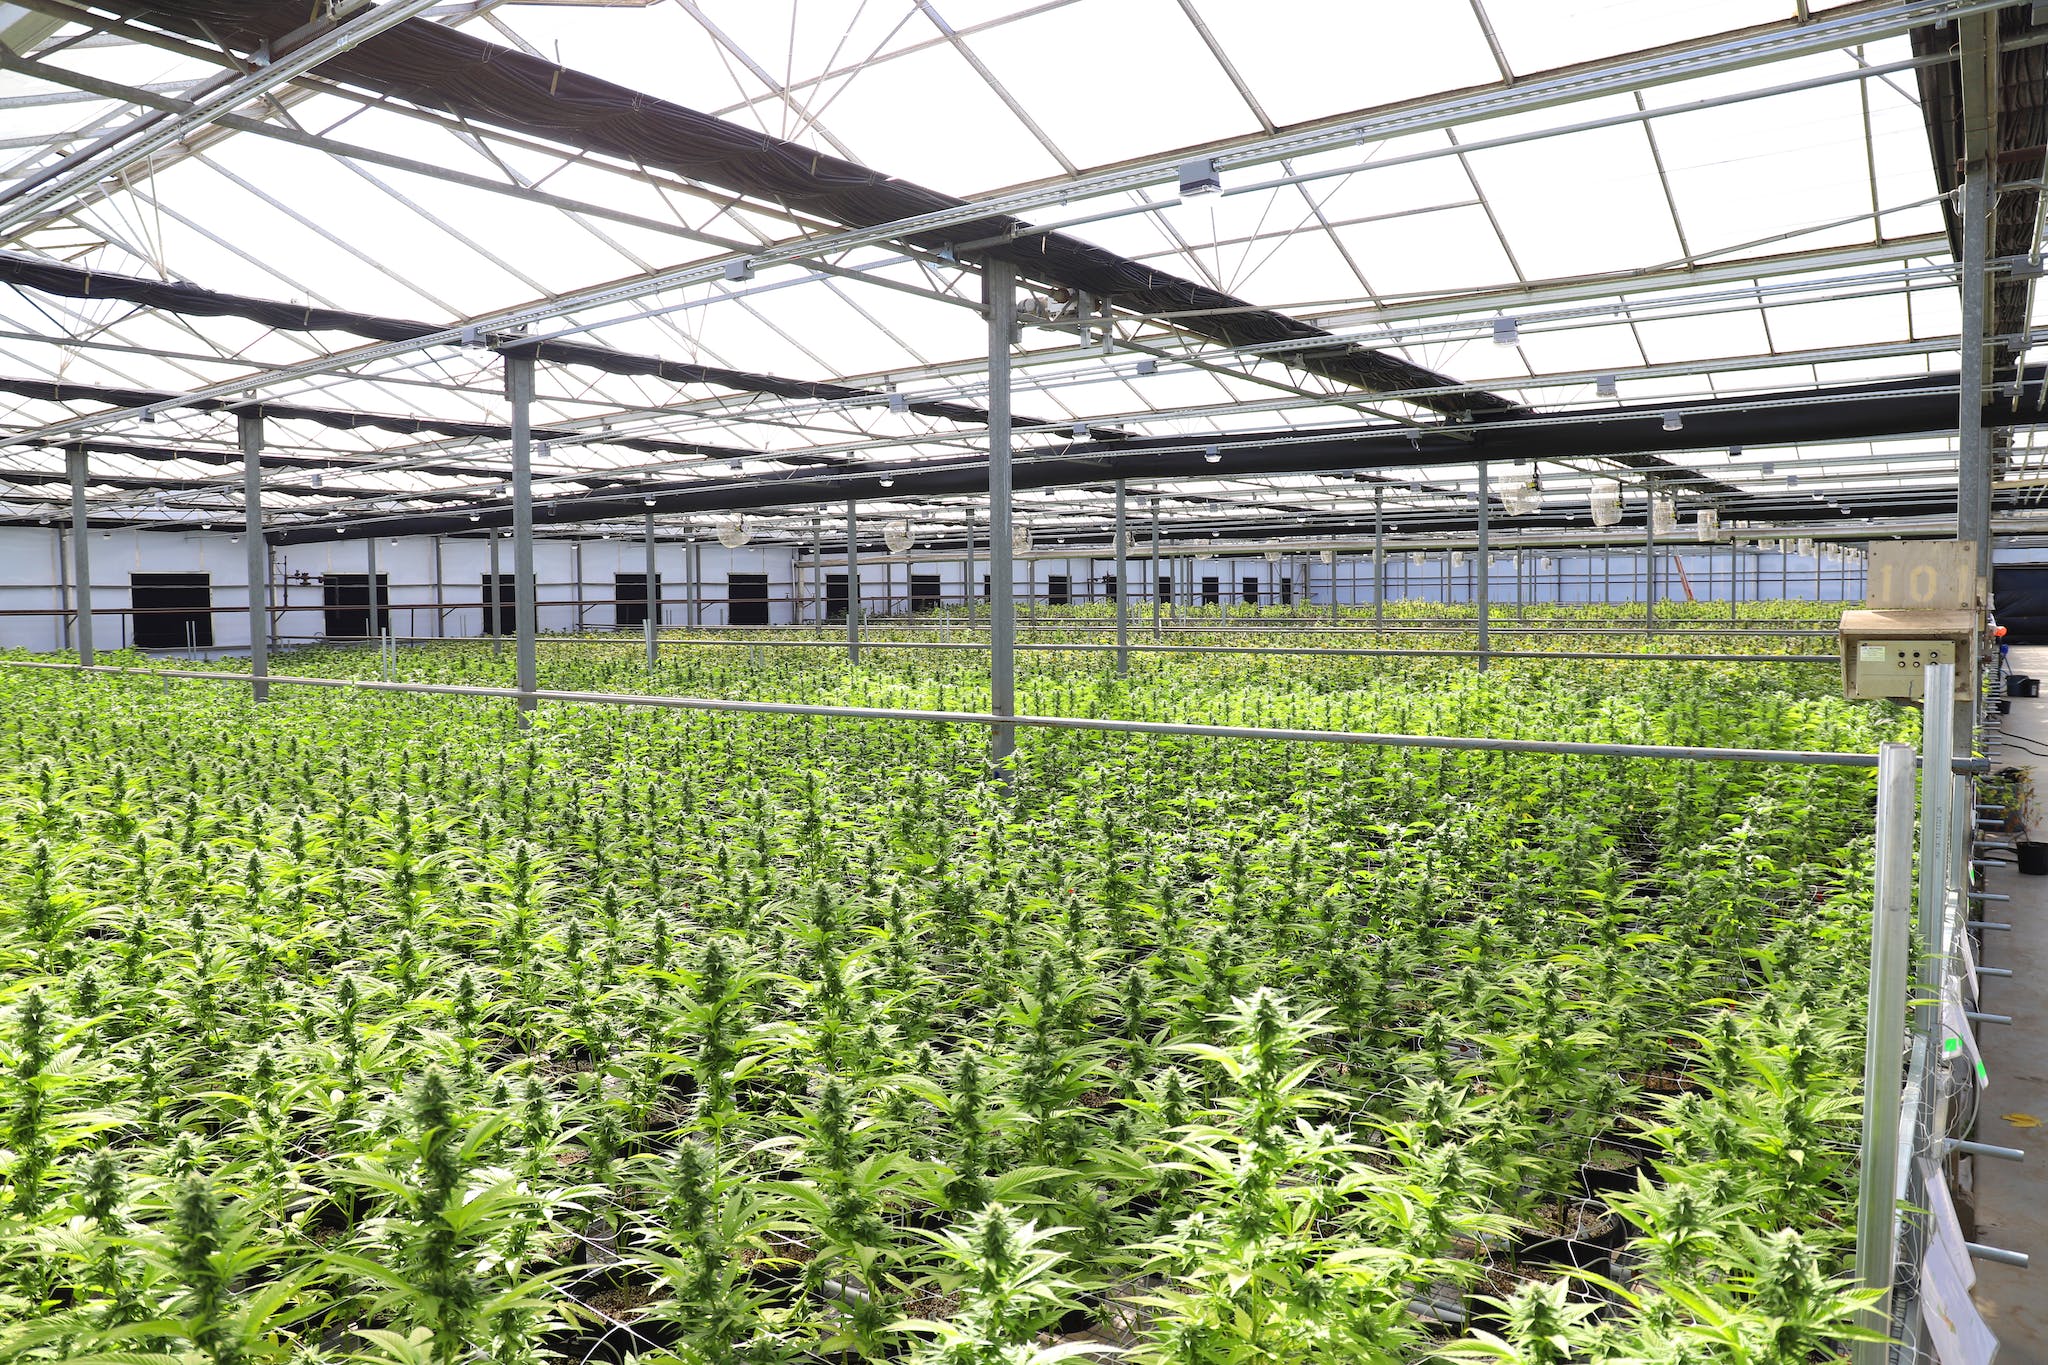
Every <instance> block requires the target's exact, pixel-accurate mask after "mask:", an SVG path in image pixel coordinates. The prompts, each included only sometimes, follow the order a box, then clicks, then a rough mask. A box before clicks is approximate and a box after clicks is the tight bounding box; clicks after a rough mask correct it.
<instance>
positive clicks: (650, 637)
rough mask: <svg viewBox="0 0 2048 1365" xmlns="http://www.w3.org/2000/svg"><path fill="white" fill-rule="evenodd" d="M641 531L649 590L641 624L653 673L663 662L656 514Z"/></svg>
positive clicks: (643, 597) (649, 665) (649, 670)
mask: <svg viewBox="0 0 2048 1365" xmlns="http://www.w3.org/2000/svg"><path fill="white" fill-rule="evenodd" d="M641 530H642V540H643V542H644V546H643V549H644V555H645V558H646V568H645V570H644V572H645V574H646V576H647V590H646V592H645V593H644V594H643V595H642V600H643V601H645V602H646V604H647V616H646V619H645V620H643V621H642V622H641V623H640V624H641V626H642V628H643V629H645V630H646V632H647V671H648V672H649V673H652V672H654V669H655V666H656V665H657V664H659V663H660V662H661V643H660V639H659V637H658V635H657V632H658V631H659V630H660V629H661V590H660V589H659V588H657V587H655V586H654V583H655V577H656V575H655V567H654V513H652V512H649V513H648V514H647V515H646V517H645V518H644V519H643V522H642V526H641ZM614 595H616V594H614ZM613 610H614V611H615V612H616V610H617V608H613ZM614 619H616V617H615V618H614Z"/></svg>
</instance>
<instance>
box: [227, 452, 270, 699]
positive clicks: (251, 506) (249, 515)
mask: <svg viewBox="0 0 2048 1365" xmlns="http://www.w3.org/2000/svg"><path fill="white" fill-rule="evenodd" d="M235 429H236V432H237V434H238V435H240V436H241V438H242V563H243V565H244V566H245V572H246V573H247V574H248V578H249V677H250V680H251V681H250V685H249V695H250V696H251V697H253V698H254V699H255V700H257V701H259V702H261V701H268V700H270V682H269V679H270V547H269V546H268V545H266V544H265V543H264V540H263V418H262V417H260V416H258V415H257V414H256V413H253V412H243V413H237V414H236V416H235Z"/></svg>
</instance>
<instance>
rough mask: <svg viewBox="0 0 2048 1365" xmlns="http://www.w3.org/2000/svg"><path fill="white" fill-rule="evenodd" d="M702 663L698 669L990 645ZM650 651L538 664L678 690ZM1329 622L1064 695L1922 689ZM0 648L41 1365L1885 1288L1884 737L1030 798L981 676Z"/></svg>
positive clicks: (1618, 719) (1212, 763)
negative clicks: (900, 711)
mask: <svg viewBox="0 0 2048 1365" xmlns="http://www.w3.org/2000/svg"><path fill="white" fill-rule="evenodd" d="M669 653H671V654H672V655H673V656H674V657H673V658H672V659H670V660H668V661H667V662H665V664H664V668H667V669H673V670H675V673H674V674H673V675H664V677H663V678H662V679H660V681H662V682H664V683H670V682H673V683H676V684H678V686H679V687H680V686H682V685H698V684H703V683H706V682H709V681H714V680H722V682H723V684H724V685H725V686H726V687H727V688H728V689H729V690H730V691H732V692H735V693H739V692H743V691H745V690H746V689H747V688H748V687H749V686H752V687H753V688H756V689H758V690H759V691H760V692H776V691H780V690H788V691H802V692H804V693H805V694H806V695H808V696H812V697H820V696H829V697H845V698H848V699H853V698H861V699H872V698H876V697H894V698H898V699H900V700H901V702H902V704H906V705H920V706H932V705H957V704H959V698H958V697H957V696H955V695H954V693H953V689H955V688H959V689H962V690H964V689H966V688H967V687H968V686H969V682H968V679H967V676H966V673H965V671H961V672H951V671H946V672H940V671H937V670H938V668H939V660H938V659H933V658H929V657H926V658H925V663H926V664H927V665H929V666H930V668H931V670H933V671H931V672H929V673H928V675H927V676H924V677H919V676H917V675H916V673H915V672H913V671H911V670H909V669H906V668H898V667H897V666H896V665H895V664H893V663H892V662H890V661H889V660H888V658H887V656H882V657H880V658H878V659H877V660H876V662H875V663H874V664H873V665H870V664H868V663H867V662H866V661H865V660H864V661H863V665H862V667H861V668H860V669H858V670H852V669H847V668H845V667H844V665H843V664H842V663H840V662H837V661H833V662H831V663H829V664H827V663H826V662H825V661H823V660H813V661H811V662H802V661H798V660H789V661H788V662H787V663H786V664H784V663H781V662H774V656H773V655H768V656H767V659H768V660H769V662H767V663H766V664H765V665H764V670H763V675H762V676H761V677H760V678H759V679H758V680H757V681H756V682H755V683H753V684H748V683H747V682H746V681H745V679H744V677H743V676H742V673H741V671H740V670H739V669H738V668H737V667H736V664H737V661H734V660H733V659H732V656H733V655H734V654H741V655H744V654H745V651H734V650H730V649H720V650H713V649H710V648H702V649H698V650H691V649H690V648H689V647H686V646H677V647H676V648H675V649H673V650H672V651H669ZM786 653H795V652H794V651H787V652H786ZM807 653H808V654H816V653H820V652H817V651H812V652H807ZM906 653H908V651H906ZM614 654H615V652H610V651H604V650H589V651H582V652H578V653H574V654H559V655H551V656H549V657H550V659H551V662H550V664H549V667H550V669H551V670H552V672H553V674H554V677H553V678H552V679H550V681H551V682H556V683H557V685H562V686H581V687H586V688H591V689H601V688H605V687H616V686H623V685H626V684H627V683H628V681H629V679H630V675H631V672H632V670H633V668H635V667H637V668H638V669H639V670H640V672H639V682H638V683H637V684H634V685H636V686H644V685H645V684H646V682H647V679H646V676H645V670H644V664H640V663H638V661H637V660H631V661H629V660H625V659H620V658H616V657H614ZM921 657H922V656H921ZM1049 657H1054V658H1057V657H1060V656H1049ZM1396 662H1397V664H1398V661H1396ZM365 663H366V660H365V657H364V656H363V655H361V654H359V653H357V654H351V653H349V652H347V651H338V650H337V651H323V652H319V653H313V654H309V655H307V656H306V657H304V658H303V659H295V660H294V661H293V667H294V668H295V669H296V668H301V667H304V668H306V669H315V668H320V667H327V668H330V669H332V670H334V671H347V670H352V669H359V668H361V667H362V666H363V665H364V664H365ZM1314 663H1315V666H1314V667H1313V668H1309V669H1290V670H1284V671H1283V670H1281V669H1278V668H1273V669H1265V668H1261V669H1256V670H1248V671H1246V672H1244V673H1242V674H1240V675H1238V676H1235V677H1233V676H1232V675H1231V674H1230V673H1229V672H1228V671H1226V670H1223V669H1213V670H1212V669H1209V668H1207V667H1197V668H1193V669H1187V670H1181V671H1177V670H1174V669H1170V668H1164V667H1162V668H1160V669H1157V670H1154V671H1148V672H1147V673H1146V674H1145V675H1144V676H1143V677H1142V678H1134V679H1132V680H1130V681H1127V682H1122V683H1117V682H1114V681H1107V680H1105V679H1104V678H1103V676H1102V673H1101V668H1100V663H1099V661H1095V660H1090V659H1087V658H1085V656H1084V658H1083V659H1081V660H1077V661H1076V662H1075V663H1074V664H1072V665H1071V666H1070V667H1067V668H1064V669H1063V668H1059V667H1056V666H1048V667H1046V668H1044V669H1043V670H1042V672H1041V674H1040V676H1039V679H1038V682H1037V684H1036V685H1038V686H1041V687H1043V688H1045V689H1046V691H1045V693H1044V696H1043V704H1044V705H1045V706H1046V707H1047V708H1048V709H1056V708H1058V707H1062V706H1065V707H1071V708H1073V709H1074V710H1075V711H1076V712H1081V711H1086V710H1087V709H1088V708H1091V707H1092V708H1095V709H1096V710H1097V711H1098V712H1100V713H1123V712H1127V711H1131V710H1138V709H1143V708H1152V709H1154V710H1156V711H1158V712H1159V713H1161V714H1174V715H1179V714H1195V713H1197V712H1203V711H1211V712H1213V711H1216V710H1223V711H1226V712H1227V713H1228V715H1229V718H1230V719H1232V720H1233V722H1235V721H1238V720H1246V721H1255V722H1257V723H1274V724H1285V723H1290V722H1289V721H1288V720H1287V718H1288V717H1301V716H1309V715H1314V716H1320V717H1322V718H1323V720H1324V721H1325V722H1326V723H1330V724H1342V725H1344V726H1345V727H1346V728H1357V729H1378V730H1397V729H1402V728H1417V727H1421V728H1429V727H1432V726H1438V725H1447V726H1452V727H1456V726H1460V725H1462V726H1464V727H1466V728H1467V729H1468V730H1471V731H1474V732H1477V731H1480V730H1507V731H1513V732H1516V733H1531V734H1536V733H1549V734H1576V733H1584V734H1601V735H1605V734H1607V733H1610V732H1611V731H1613V730H1616V729H1621V730H1626V731H1628V732H1629V733H1631V734H1632V735H1634V736H1636V737H1639V738H1650V737H1659V738H1665V739H1675V740H1680V741H1683V742H1712V743H1731V744H1770V745H1772V746H1774V747H1776V746H1785V747H1815V748H1843V749H1855V750H1859V751H1867V750H1869V749H1872V748H1874V747H1875V745H1876V743H1877V742H1878V741H1879V740H1881V739H1884V738H1889V737H1891V736H1892V733H1893V732H1895V731H1896V730H1897V728H1898V725H1899V722H1898V719H1897V717H1896V716H1893V715H1890V714H1888V713H1885V712H1882V711H1876V710H1870V709H1856V708H1851V707H1849V706H1847V705H1846V704H1844V703H1841V702H1839V701H1836V700H1833V699H1831V698H1830V697H1828V696H1827V695H1825V693H1824V690H1823V688H1822V687H1821V686H1818V685H1816V684H1814V683H1813V682H1812V681H1810V680H1809V681H1808V682H1805V683H1801V682H1798V681H1796V680H1792V679H1784V678H1779V677H1778V676H1777V675H1746V674H1736V673H1726V674H1723V673H1719V672H1711V673H1705V674H1701V675H1699V676H1698V678H1697V679H1695V680H1693V681H1675V680H1674V676H1673V675H1670V674H1666V673H1661V672H1645V671H1640V670H1638V671H1630V672H1617V671H1613V670H1609V669H1606V668H1603V667H1596V666H1590V665H1559V666H1556V667H1551V668H1545V669H1541V670H1538V669H1535V668H1534V667H1531V668H1530V669H1529V670H1527V671H1525V672H1521V673H1520V675H1519V676H1509V675H1508V674H1506V673H1505V672H1496V673H1494V674H1489V675H1486V676H1485V677H1479V676H1476V675H1471V674H1456V673H1451V674H1443V673H1439V674H1436V675H1435V686H1434V688H1433V689H1431V690H1424V689H1423V688H1422V687H1420V686H1419V685H1418V684H1419V680H1420V679H1421V678H1423V677H1425V676H1428V675H1427V674H1426V673H1425V672H1424V671H1421V670H1417V671H1415V672H1414V673H1412V674H1407V675H1397V676H1395V677H1392V678H1390V677H1389V676H1388V675H1387V670H1386V666H1385V661H1378V660H1353V661H1349V662H1348V663H1346V662H1343V661H1338V660H1329V661H1314ZM493 667H494V665H493V664H492V663H491V656H490V654H489V652H488V650H487V647H484V646H468V647H461V648H451V649H439V650H421V651H416V652H414V651H408V652H405V653H404V654H402V655H401V659H400V668H401V671H402V672H403V673H405V674H406V675H408V676H431V677H435V678H450V679H452V678H457V677H461V678H466V679H468V680H477V679H480V678H491V677H494V676H496V675H494V674H493V673H492V672H491V670H492V668H493ZM729 669H730V670H733V671H731V672H727V671H726V670H729ZM1403 676H1405V677H1407V678H1409V679H1410V685H1409V686H1407V687H1403V686H1401V685H1400V684H1401V680H1402V677H1403ZM0 697H4V705H0V765H4V766H0V894H4V896H5V903H6V904H7V906H8V907H9V909H10V912H11V913H10V914H9V915H8V916H7V918H6V920H5V921H4V924H0V963H4V968H5V971H4V975H0V980H4V981H5V983H6V984H5V985H4V986H0V1066H4V1075H0V1109H4V1111H5V1114H6V1119H5V1122H6V1124H7V1132H6V1137H5V1139H4V1140H0V1148H4V1150H0V1199H4V1201H5V1207H4V1220H0V1229H4V1238H0V1285H4V1287H0V1294H4V1297H0V1358H4V1359H9V1360H99V1361H106V1362H113V1361H117V1360H120V1361H131V1360H135V1361H139V1360H170V1361H221V1362H243V1361H252V1362H253V1361H271V1360H275V1361H285V1360H294V1361H342V1360H353V1361H379V1362H388V1361H411V1362H420V1363H421V1365H426V1363H427V1362H449V1363H450V1365H452V1362H457V1361H473V1360H485V1359H489V1360H496V1361H504V1362H508V1363H509V1362H512V1361H528V1360H533V1359H538V1358H563V1359H569V1360H582V1359H592V1358H603V1359H623V1358H626V1357H627V1356H638V1357H639V1358H641V1359H646V1360H661V1361H671V1360H674V1361H689V1362H699V1361H716V1362H767V1361H784V1360H811V1359H847V1360H851V1359H881V1358H885V1357H889V1356H893V1355H899V1354H903V1353H909V1354H910V1355H912V1356H914V1357H916V1358H918V1359H925V1360H934V1361H941V1360H943V1361H975V1362H982V1361H987V1362H995V1361H1028V1360H1050V1359H1056V1358H1060V1357H1062V1356H1066V1355H1077V1354H1085V1355H1094V1356H1099V1357H1100V1358H1104V1359H1107V1358H1110V1356H1111V1353H1112V1352H1120V1353H1122V1354H1123V1355H1126V1356H1129V1357H1131V1358H1135V1359H1139V1360H1143V1361H1158V1362H1189V1363H1190V1365H1193V1363H1195V1362H1202V1363H1204V1365H1206V1363H1207V1362H1223V1361H1275V1362H1280V1361H1304V1362H1306V1361H1326V1360H1331V1359H1361V1360H1386V1361H1394V1360H1424V1359H1433V1358H1442V1359H1450V1358H1460V1359H1471V1358H1481V1357H1487V1358H1507V1359H1515V1360H1531V1361H1562V1360H1566V1359H1583V1360H1612V1361H1616V1362H1620V1361H1624V1360H1627V1361H1634V1360H1654V1361H1673V1362H1677V1361H1696V1360H1697V1361H1706V1360H1716V1361H1719V1360H1736V1361H1756V1362H1765V1361H1769V1362H1793V1361H1801V1362H1803V1361H1809V1360H1812V1359H1815V1358H1817V1357H1825V1356H1829V1355H1832V1354H1836V1353H1839V1352H1840V1351H1841V1350H1842V1349H1843V1343H1844V1342H1845V1341H1846V1340H1848V1337H1849V1327H1848V1324H1849V1320H1850V1318H1851V1316H1852V1314H1853V1312H1854V1310H1855V1308H1856V1306H1857V1305H1858V1303H1859V1302H1860V1301H1861V1300H1860V1298H1859V1296H1858V1295H1857V1294H1856V1293H1855V1292H1854V1291H1853V1290H1851V1289H1849V1288H1848V1287H1846V1280H1845V1274H1846V1270H1847V1266H1848V1259H1849V1254H1850V1251H1851V1248H1852V1246H1853V1239H1854V1229H1853V1226H1852V1225H1851V1220H1852V1217H1853V1207H1854V1199H1853V1189H1854V1178H1855V1177H1854V1173H1855V1141H1856V1134H1857V1124H1858V1116H1859V1106H1858V1099H1857V1091H1858V1087H1859V1084H1860V1072H1861V1055H1862V1040H1861V1011H1862V987H1861V964H1862V960H1863V957H1864V955H1865V952H1866V948H1865V942H1866V940H1865V938H1864V934H1865V916H1866V911H1867V893H1866V887H1867V884H1868V880H1869V867H1870V823H1871V817H1870V804H1871V783H1870V780H1869V777H1868V775H1867V773H1864V772H1861V771H1855V770H1841V769H1827V768H1802V767H1769V766H1753V765H1722V764H1716V765H1682V764H1668V763H1665V764H1657V763H1646V762H1639V761H1638V762H1630V761H1621V760H1610V759H1571V758H1547V757H1542V758H1539V757H1515V756H1504V755H1465V754H1454V753H1441V752H1421V751H1414V750H1396V749H1385V748H1361V749H1349V748H1346V749H1334V750H1325V749H1318V748H1314V747H1313V746H1288V745H1268V744H1245V743H1215V742H1209V741H1196V740H1186V741H1179V740H1176V741H1159V740H1147V739H1133V738H1129V737H1121V736H1114V735H1103V734H1082V733H1058V734H1053V733H1037V732H1027V733H1025V734H1023V735H1022V736H1021V737H1020V746H1021V747H1020V754H1019V769H1018V772H1017V774H1016V778H1015V781H1014V783H1013V784H1011V785H1008V786H1005V785H1003V784H999V783H995V782H992V781H990V780H989V777H988V774H987V771H986V767H985V763H984V759H983V745H984V738H985V737H984V736H983V735H982V734H981V733H980V732H979V731H977V730H974V729H972V728H954V727H944V726H936V725H914V724H908V723H902V722H861V723H851V722H838V721H826V720H818V719H791V718H784V717H774V718H769V717H746V716H734V715H705V714H689V713H676V712H649V711H635V710H626V709H619V708H611V707H560V706H551V707H544V708H543V709H542V710H541V711H540V712H538V713H537V715H536V717H535V719H534V722H533V725H532V727H531V728H530V729H524V730H523V729H521V728H520V727H519V725H518V723H517V720H516V718H515V714H514V712H513V711H512V710H511V708H510V707H509V706H506V705H504V704H501V703H495V702H476V701H466V700H460V699H452V698H440V697H406V696H391V695H359V694H334V693H321V694H311V695H308V694H303V693H295V692H294V691H292V690H291V689H285V688H280V689H278V691H277V693H276V697H277V699H276V700H274V701H272V702H270V703H269V704H267V705H263V706H258V705H255V704H253V703H252V702H251V701H250V700H249V699H248V697H247V694H246V693H245V692H243V691H242V690H240V689H238V688H230V687H226V686H222V685H218V684H208V683H160V682H156V681H152V680H141V679H135V680H129V679H109V678H98V679H81V678H77V677H72V676H65V675H58V674H38V673H29V672H23V671H6V670H0ZM864 704H869V703H868V702H867V701H866V700H864ZM1215 718H1219V719H1220V718H1222V717H1221V716H1218V717H1215Z"/></svg>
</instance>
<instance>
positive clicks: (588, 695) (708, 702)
mask: <svg viewBox="0 0 2048 1365" xmlns="http://www.w3.org/2000/svg"><path fill="white" fill-rule="evenodd" d="M0 668H33V669H44V670H48V671H50V672H62V673H105V674H111V675H116V676H124V677H138V678H171V679H179V680H183V681H187V682H210V683H248V682H250V681H252V680H251V678H250V677H249V675H248V674H246V673H217V672H201V671H199V670H195V669H170V668H118V667H114V666H112V665H105V664H102V665H95V666H93V667H91V668H86V667H83V666H81V665H79V664H61V663H44V662H40V661H31V660H24V659H0ZM269 682H270V684H271V686H273V687H327V688H341V689H355V690H358V691H364V692H403V693H416V694H420V695H424V696H442V697H471V698H476V699H479V700H504V701H517V700H518V699H519V698H520V697H521V696H523V695H524V696H532V697H534V698H536V699H537V700H540V701H554V702H567V703H572V704H581V705H596V706H649V707H661V708H664V709H668V710H676V711H734V712H740V713H744V714H750V715H773V716H825V717H831V718H835V719H840V720H883V721H924V722H933V723H937V724H942V725H1023V726H1029V727H1033V728H1037V729H1044V730H1090V731H1100V732H1106V733H1110V734H1127V735H1156V736H1172V737H1180V738H1189V739H1249V740H1262V741H1267V742H1272V743H1289V744H1295V743H1299V744H1356V745H1370V746H1378V747H1382V748H1392V749H1451V750H1469V751H1476V752H1481V753H1511V754H1564V755H1575V756H1580V757H1587V758H1644V759H1669V760H1677V761H1681V762H1692V763H1797V764H1811V765H1814V766H1818V767H1832V768H1875V767H1876V766H1877V755H1876V754H1855V753H1835V752H1830V751H1826V750H1804V749H1724V748H1692V747H1687V746H1685V745H1678V744H1597V743H1592V742H1580V741H1576V740H1549V739H1487V738H1476V737H1471V736H1463V735H1392V734H1376V733H1368V732H1361V731H1352V730H1279V729H1261V728H1258V727H1255V726H1245V725H1183V724H1178V723H1173V722H1166V721H1149V720H1099V719H1094V718H1089V717H1080V716H997V715H992V714H990V713H987V712H982V711H922V710H901V711H892V710H885V709H882V708H879V707H866V706H816V705H812V704H810V703H808V702H780V701H731V700H727V699H725V698H720V697H657V696H647V695H644V694H639V693H632V692H559V691H552V690H548V689H541V690H537V691H534V692H531V693H521V692H520V691H519V690H518V689H517V688H512V687H472V686H468V685H463V684H455V683H395V682H368V681H363V680H360V679H354V678H306V677H296V676H280V675H277V674H272V675H271V677H270V678H269ZM1978 766H1981V760H1978V761H1977V762H1976V764H1975V765H1972V764H1971V762H1970V761H1969V760H1961V759H1959V760H1957V761H1956V764H1955V768H1956V771H1958V772H1970V771H1975V768H1976V767H1978ZM2001 1017H2002V1016H2001ZM2006 1022H2010V1020H2006Z"/></svg>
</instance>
